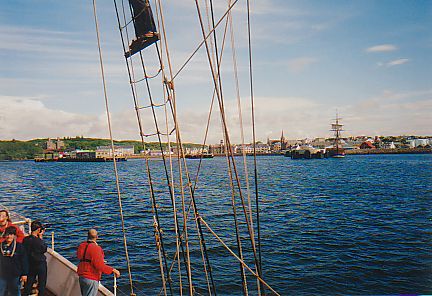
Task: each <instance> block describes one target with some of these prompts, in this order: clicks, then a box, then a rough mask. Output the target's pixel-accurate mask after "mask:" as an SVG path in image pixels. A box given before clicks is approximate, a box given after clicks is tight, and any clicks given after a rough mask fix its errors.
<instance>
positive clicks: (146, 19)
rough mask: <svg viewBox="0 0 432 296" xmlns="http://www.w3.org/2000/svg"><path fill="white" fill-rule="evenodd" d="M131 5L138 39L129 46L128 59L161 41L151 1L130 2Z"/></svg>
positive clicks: (133, 0) (134, 0) (131, 0)
mask: <svg viewBox="0 0 432 296" xmlns="http://www.w3.org/2000/svg"><path fill="white" fill-rule="evenodd" d="M129 4H130V6H131V8H132V13H133V15H132V18H133V23H134V27H135V36H136V39H134V40H132V42H131V44H130V45H129V51H128V52H126V53H125V56H126V57H130V56H132V55H134V54H135V53H137V52H139V51H140V50H143V49H144V48H146V47H147V46H149V45H151V44H153V43H155V42H156V41H158V40H159V34H158V33H157V30H156V25H155V22H154V19H153V14H152V11H151V7H150V3H149V1H148V0H129Z"/></svg>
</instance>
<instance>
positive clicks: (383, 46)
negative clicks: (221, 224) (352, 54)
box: [366, 44, 398, 52]
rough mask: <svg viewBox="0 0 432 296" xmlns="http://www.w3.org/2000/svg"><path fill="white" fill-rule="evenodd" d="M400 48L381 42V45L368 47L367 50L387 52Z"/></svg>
mask: <svg viewBox="0 0 432 296" xmlns="http://www.w3.org/2000/svg"><path fill="white" fill-rule="evenodd" d="M397 49H398V48H397V47H396V46H395V45H393V44H381V45H375V46H371V47H368V48H366V51H367V52H387V51H395V50H397Z"/></svg>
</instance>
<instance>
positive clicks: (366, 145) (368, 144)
mask: <svg viewBox="0 0 432 296" xmlns="http://www.w3.org/2000/svg"><path fill="white" fill-rule="evenodd" d="M375 148H376V147H375V146H374V145H373V144H372V143H371V142H369V141H365V142H363V143H361V145H360V149H375Z"/></svg>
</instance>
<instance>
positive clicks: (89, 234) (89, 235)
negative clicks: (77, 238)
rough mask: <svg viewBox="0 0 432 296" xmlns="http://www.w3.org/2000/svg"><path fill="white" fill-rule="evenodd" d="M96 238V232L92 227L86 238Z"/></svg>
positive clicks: (90, 239)
mask: <svg viewBox="0 0 432 296" xmlns="http://www.w3.org/2000/svg"><path fill="white" fill-rule="evenodd" d="M97 239H98V232H97V230H96V229H94V228H92V229H90V230H89V231H88V233H87V240H89V241H96V240H97Z"/></svg>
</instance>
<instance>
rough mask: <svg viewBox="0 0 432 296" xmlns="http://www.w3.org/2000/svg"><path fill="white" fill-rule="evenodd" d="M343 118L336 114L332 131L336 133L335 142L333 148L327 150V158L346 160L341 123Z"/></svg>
mask: <svg viewBox="0 0 432 296" xmlns="http://www.w3.org/2000/svg"><path fill="white" fill-rule="evenodd" d="M340 120H341V118H340V117H339V116H338V114H337V113H336V119H335V122H334V123H332V124H331V129H330V130H331V131H333V132H334V141H333V145H332V146H331V147H328V148H326V155H327V157H333V158H344V157H345V150H344V148H343V147H342V143H341V132H342V131H343V124H341V123H340Z"/></svg>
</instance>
